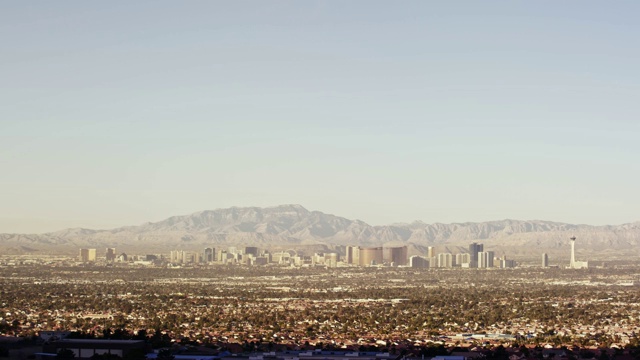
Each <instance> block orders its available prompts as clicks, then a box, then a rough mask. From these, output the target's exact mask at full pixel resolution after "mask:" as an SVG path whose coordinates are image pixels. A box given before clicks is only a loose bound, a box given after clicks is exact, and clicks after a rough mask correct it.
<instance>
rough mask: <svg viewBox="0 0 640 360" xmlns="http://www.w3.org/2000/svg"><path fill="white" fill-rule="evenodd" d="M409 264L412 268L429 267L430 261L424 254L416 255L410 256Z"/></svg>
mask: <svg viewBox="0 0 640 360" xmlns="http://www.w3.org/2000/svg"><path fill="white" fill-rule="evenodd" d="M409 266H410V267H412V268H427V267H429V261H428V260H427V259H425V258H423V257H422V256H418V255H414V256H412V257H410V258H409Z"/></svg>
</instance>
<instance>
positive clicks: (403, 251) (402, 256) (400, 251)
mask: <svg viewBox="0 0 640 360" xmlns="http://www.w3.org/2000/svg"><path fill="white" fill-rule="evenodd" d="M383 254H384V256H383V260H384V261H385V262H387V263H389V264H394V265H395V266H399V265H406V264H407V247H406V246H397V247H385V248H384V250H383Z"/></svg>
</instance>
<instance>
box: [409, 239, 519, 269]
mask: <svg viewBox="0 0 640 360" xmlns="http://www.w3.org/2000/svg"><path fill="white" fill-rule="evenodd" d="M409 266H411V267H432V268H433V267H435V268H453V267H462V268H485V269H486V268H493V267H500V268H511V267H515V266H516V262H515V261H514V260H507V258H506V256H503V257H501V258H499V259H496V257H495V253H494V252H493V251H484V245H483V244H478V243H472V244H470V245H469V251H468V252H466V253H458V254H452V253H450V252H441V253H437V252H436V249H435V247H433V246H429V247H428V248H427V256H426V257H422V256H417V255H416V256H412V257H411V258H409Z"/></svg>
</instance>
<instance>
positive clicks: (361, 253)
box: [358, 246, 383, 266]
mask: <svg viewBox="0 0 640 360" xmlns="http://www.w3.org/2000/svg"><path fill="white" fill-rule="evenodd" d="M358 257H359V264H360V266H369V265H379V264H382V261H383V260H382V247H381V246H380V247H360V248H358Z"/></svg>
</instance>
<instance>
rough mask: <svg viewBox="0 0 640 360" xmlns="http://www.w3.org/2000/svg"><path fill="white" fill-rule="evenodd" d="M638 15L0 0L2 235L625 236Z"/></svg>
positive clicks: (635, 165)
mask: <svg viewBox="0 0 640 360" xmlns="http://www.w3.org/2000/svg"><path fill="white" fill-rule="evenodd" d="M639 13H640V3H638V2H637V1H617V2H615V3H611V2H601V1H598V2H592V1H562V2H559V1H475V0H474V1H440V2H435V1H434V2H427V1H413V2H412V1H403V2H389V1H387V2H378V1H343V2H338V1H333V2H315V1H237V0H233V1H226V2H223V1H189V2H181V1H171V2H169V1H155V0H154V1H135V2H132V1H108V2H85V1H62V2H60V1H57V2H45V1H40V2H26V1H16V2H9V1H4V2H0V43H1V44H2V46H0V185H1V186H0V232H43V231H52V230H58V229H62V228H65V227H89V228H110V227H116V226H121V225H134V224H139V223H142V222H145V221H157V220H161V219H163V218H165V217H168V216H171V215H178V214H186V213H191V212H195V211H199V210H205V209H215V208H223V207H230V206H273V205H278V204H284V203H298V204H301V205H303V206H305V207H307V208H308V209H310V210H320V211H324V212H328V213H334V214H337V215H341V216H346V217H349V218H358V219H362V220H364V221H367V222H369V223H371V224H387V223H392V222H399V221H413V220H416V219H420V220H423V221H425V222H429V223H432V222H465V221H484V220H496V219H504V218H514V219H525V220H526V219H543V220H555V221H564V222H572V223H588V224H619V223H625V222H632V221H637V220H640V214H639V213H638V211H637V209H638V204H639V203H640V191H638V184H639V183H640V164H639V159H640V141H639V140H638V138H639V135H640V121H639V119H640V117H639V115H640V108H639V105H638V104H640V101H639V100H640V99H638V97H639V94H640V92H639V90H640V89H639V84H640V72H639V65H638V64H640V47H638V44H637V43H638V39H640V25H639V23H638V21H637V16H638V14H639Z"/></svg>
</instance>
